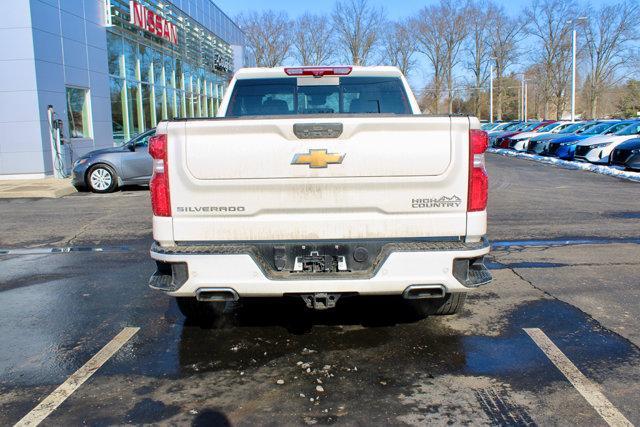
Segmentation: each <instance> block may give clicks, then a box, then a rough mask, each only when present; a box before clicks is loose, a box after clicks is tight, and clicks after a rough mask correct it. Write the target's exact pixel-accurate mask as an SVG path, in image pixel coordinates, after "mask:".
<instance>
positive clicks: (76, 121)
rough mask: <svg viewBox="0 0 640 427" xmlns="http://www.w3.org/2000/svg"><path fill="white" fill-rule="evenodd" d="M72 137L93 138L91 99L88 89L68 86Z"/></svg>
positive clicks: (68, 108)
mask: <svg viewBox="0 0 640 427" xmlns="http://www.w3.org/2000/svg"><path fill="white" fill-rule="evenodd" d="M66 93H67V120H68V125H69V137H70V138H91V100H90V97H89V91H88V90H87V89H81V88H75V87H67V90H66Z"/></svg>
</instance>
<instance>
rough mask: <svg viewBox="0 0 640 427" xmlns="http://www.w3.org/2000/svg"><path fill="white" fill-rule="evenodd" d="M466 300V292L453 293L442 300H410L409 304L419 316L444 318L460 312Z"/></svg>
mask: <svg viewBox="0 0 640 427" xmlns="http://www.w3.org/2000/svg"><path fill="white" fill-rule="evenodd" d="M466 299H467V293H466V292H455V293H450V294H446V295H445V296H444V298H438V299H419V300H412V301H410V304H411V306H412V307H413V309H414V310H415V312H416V314H418V315H419V316H422V317H427V316H446V315H451V314H457V313H459V312H460V311H462V307H463V306H464V302H465V300H466Z"/></svg>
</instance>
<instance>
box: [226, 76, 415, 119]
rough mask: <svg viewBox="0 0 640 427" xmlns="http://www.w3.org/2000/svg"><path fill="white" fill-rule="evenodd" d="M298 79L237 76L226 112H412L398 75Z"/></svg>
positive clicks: (248, 114)
mask: <svg viewBox="0 0 640 427" xmlns="http://www.w3.org/2000/svg"><path fill="white" fill-rule="evenodd" d="M300 79H301V83H300V84H298V78H296V77H283V78H272V79H241V80H237V81H236V84H235V86H234V88H233V92H232V93H231V98H230V99H229V107H228V108H227V114H226V116H227V117H243V116H281V115H282V116H286V115H300V114H316V115H317V114H411V107H410V105H409V101H408V99H407V94H406V92H405V90H404V86H403V85H402V81H401V80H400V79H398V78H394V77H340V78H334V80H329V79H331V78H330V77H322V78H320V79H318V81H317V83H318V84H317V85H315V84H314V83H316V82H315V81H314V80H311V79H309V78H300ZM303 79H304V80H303ZM327 82H330V83H332V84H327Z"/></svg>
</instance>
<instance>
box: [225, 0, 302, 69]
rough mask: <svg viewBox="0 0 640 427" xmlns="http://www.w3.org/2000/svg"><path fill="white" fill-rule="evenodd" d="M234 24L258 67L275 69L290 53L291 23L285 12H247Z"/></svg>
mask: <svg viewBox="0 0 640 427" xmlns="http://www.w3.org/2000/svg"><path fill="white" fill-rule="evenodd" d="M236 22H238V23H239V25H240V28H242V30H243V31H244V33H245V34H246V36H247V40H248V42H249V47H250V49H251V50H252V52H253V54H254V56H255V58H256V65H257V66H258V67H277V66H280V65H282V62H283V61H284V60H285V59H286V58H287V57H288V56H289V53H290V51H291V23H290V21H289V17H288V16H287V14H286V13H285V12H274V11H272V10H268V11H265V12H263V13H257V12H247V13H242V14H240V15H239V16H238V17H237V20H236Z"/></svg>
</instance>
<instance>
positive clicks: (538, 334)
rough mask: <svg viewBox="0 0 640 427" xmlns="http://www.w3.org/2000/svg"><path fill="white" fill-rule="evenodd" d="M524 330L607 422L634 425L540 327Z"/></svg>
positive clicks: (614, 424)
mask: <svg viewBox="0 0 640 427" xmlns="http://www.w3.org/2000/svg"><path fill="white" fill-rule="evenodd" d="M524 331H525V332H526V333H527V334H529V336H530V337H531V339H532V340H533V341H534V342H535V343H536V345H537V346H538V347H539V348H540V350H542V351H543V352H544V354H546V356H547V357H548V358H549V360H551V362H552V363H553V364H554V365H556V368H558V369H559V370H560V372H562V374H563V375H564V376H565V377H566V378H567V379H568V380H569V382H571V384H573V386H574V387H575V389H576V390H578V392H579V393H580V394H581V395H582V397H584V398H585V399H586V400H587V402H589V404H590V405H591V406H592V407H593V409H595V410H596V411H597V412H598V414H600V416H601V417H602V418H603V419H604V420H605V421H606V422H607V424H609V425H610V426H616V427H617V426H631V427H633V424H631V422H630V421H629V420H628V419H626V418H625V416H624V415H622V413H620V411H618V409H617V408H616V407H615V406H613V404H611V402H610V401H609V399H607V398H606V396H605V395H604V394H602V392H601V391H600V389H599V388H598V386H597V385H596V384H594V383H593V382H591V381H589V379H588V378H587V377H585V376H584V374H583V373H582V372H580V371H579V370H578V368H576V366H575V365H574V364H573V363H572V362H571V360H569V358H568V357H567V356H565V355H564V353H563V352H562V351H560V349H559V348H558V347H557V346H556V345H555V344H554V343H553V341H551V340H550V339H549V337H548V336H547V335H546V334H545V333H544V332H542V330H540V329H538V328H524Z"/></svg>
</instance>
